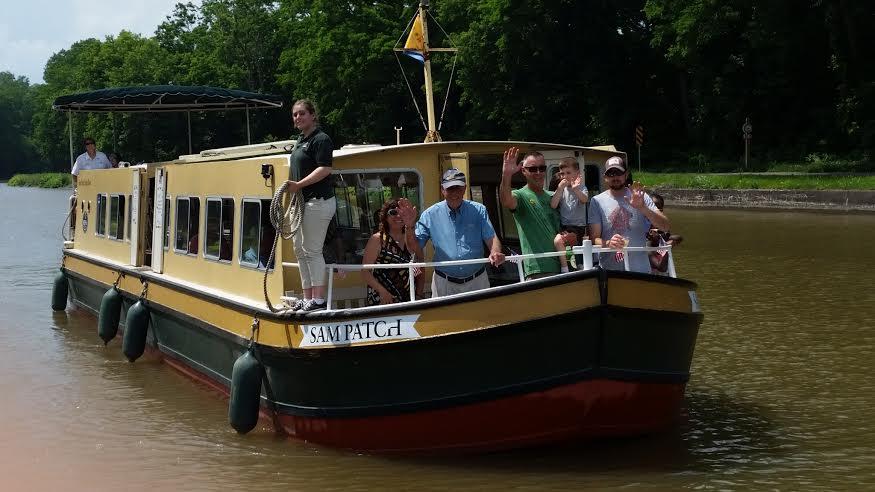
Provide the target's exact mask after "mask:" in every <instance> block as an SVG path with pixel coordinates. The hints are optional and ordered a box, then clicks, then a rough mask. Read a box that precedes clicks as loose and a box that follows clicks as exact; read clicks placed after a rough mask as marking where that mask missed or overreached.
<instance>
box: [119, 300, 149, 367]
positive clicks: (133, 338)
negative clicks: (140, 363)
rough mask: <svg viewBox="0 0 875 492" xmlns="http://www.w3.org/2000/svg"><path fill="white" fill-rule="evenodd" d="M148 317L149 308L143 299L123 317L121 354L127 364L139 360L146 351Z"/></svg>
mask: <svg viewBox="0 0 875 492" xmlns="http://www.w3.org/2000/svg"><path fill="white" fill-rule="evenodd" d="M150 316H151V314H150V313H149V308H148V307H147V306H146V304H145V301H144V300H143V299H140V300H138V301H137V302H135V303H134V305H133V306H131V307H130V309H128V315H127V317H125V333H124V336H123V337H122V352H123V353H124V354H125V357H127V359H128V362H134V361H135V360H137V359H139V358H140V356H141V355H143V352H145V351H146V335H147V334H148V332H149V320H150Z"/></svg>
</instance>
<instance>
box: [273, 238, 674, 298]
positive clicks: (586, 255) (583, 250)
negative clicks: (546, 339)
mask: <svg viewBox="0 0 875 492" xmlns="http://www.w3.org/2000/svg"><path fill="white" fill-rule="evenodd" d="M571 251H572V253H573V254H574V255H575V256H578V257H579V256H582V257H583V265H580V268H579V270H592V269H593V268H594V264H593V254H597V253H624V254H623V264H624V266H625V269H626V270H627V271H628V270H629V255H628V254H626V253H629V252H651V251H666V252H667V254H668V268H667V271H666V273H667V274H668V276H670V277H672V278H676V277H677V271H676V270H675V265H674V257H673V255H672V248H671V245H664V246H626V247H623V248H604V247H600V246H593V245H592V241H590V240H586V241H584V242H583V245H581V246H574V247H573V248H571ZM567 254H568V253H567V251H566V252H562V251H550V252H547V253H531V254H525V255H507V256H505V258H504V259H505V261H506V262H511V263H514V264H516V268H517V274H518V276H519V280H518V282H526V276H525V272H524V271H523V261H525V260H529V259H533V258H549V257H557V256H562V255H567ZM481 263H489V258H473V259H470V260H451V261H420V262H410V263H365V264H361V265H357V264H348V263H329V264H326V265H325V268H326V270H327V271H328V275H327V278H328V286H327V289H326V290H327V292H326V303H327V305H328V306H332V301H333V300H334V295H333V294H334V275H332V274H331V273H332V272H333V271H335V270H336V271H341V272H350V271H352V272H360V271H362V270H374V269H377V268H406V269H408V272H409V275H410V277H409V278H413V277H414V276H415V270H416V269H422V268H428V267H437V266H458V265H474V264H481ZM282 265H283V267H291V268H298V263H295V262H283V264H282ZM557 275H563V274H561V273H560V274H557ZM409 284H410V299H416V291H415V284H414V282H409Z"/></svg>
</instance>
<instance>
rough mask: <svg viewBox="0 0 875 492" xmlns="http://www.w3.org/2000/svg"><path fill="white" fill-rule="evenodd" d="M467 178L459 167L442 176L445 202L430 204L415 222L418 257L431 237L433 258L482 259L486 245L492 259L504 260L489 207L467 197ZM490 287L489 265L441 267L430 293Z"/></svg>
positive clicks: (493, 261)
mask: <svg viewBox="0 0 875 492" xmlns="http://www.w3.org/2000/svg"><path fill="white" fill-rule="evenodd" d="M466 189H467V180H466V178H465V174H464V173H463V172H462V171H460V170H458V169H448V170H447V172H445V173H444V174H443V176H442V177H441V194H442V195H443V196H444V200H443V201H442V202H438V203H435V204H434V205H432V206H431V207H428V208H427V209H426V210H425V211H423V212H422V214H420V216H419V221H417V223H416V239H417V240H418V244H419V249H418V250H417V251H416V252H415V253H416V257H417V258H423V254H422V248H425V244H426V243H427V242H428V241H429V240H431V242H432V246H433V247H434V261H454V260H470V259H474V258H483V245H484V244H485V245H486V246H487V247H488V248H489V251H490V253H489V262H490V263H492V264H493V265H494V266H498V265H501V264H502V263H504V253H502V252H501V241H499V240H498V236H496V235H495V229H494V228H493V227H492V222H490V221H489V214H488V213H487V212H486V207H484V206H483V205H482V204H480V203H477V202H472V201H470V200H465V190H466ZM486 288H489V275H487V274H486V265H484V264H482V263H475V264H472V265H455V266H442V267H436V268H435V269H434V275H433V276H432V278H431V296H432V297H442V296H447V295H450V294H460V293H462V292H471V291H475V290H480V289H486Z"/></svg>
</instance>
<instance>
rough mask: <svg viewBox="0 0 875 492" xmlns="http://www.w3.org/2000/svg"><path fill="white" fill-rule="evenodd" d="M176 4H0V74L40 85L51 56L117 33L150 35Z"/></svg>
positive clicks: (21, 0) (45, 0) (98, 0)
mask: <svg viewBox="0 0 875 492" xmlns="http://www.w3.org/2000/svg"><path fill="white" fill-rule="evenodd" d="M181 1H183V0H0V12H2V13H0V72H12V73H13V74H15V76H25V77H27V78H28V80H29V81H30V83H31V84H41V83H43V70H44V69H45V67H46V62H47V61H48V60H49V57H51V56H52V55H53V54H55V53H57V52H59V51H61V50H64V49H67V48H69V47H70V46H71V45H72V44H73V43H75V42H76V41H80V40H83V39H88V38H96V39H104V38H105V37H106V36H110V35H113V36H115V35H118V33H119V32H120V31H122V30H127V31H131V32H134V33H137V34H142V35H144V36H152V35H154V33H155V28H157V27H158V24H160V23H161V22H163V21H164V19H165V18H166V17H167V16H168V15H170V14H171V13H173V7H174V6H175V5H176V4H177V3H179V2H181ZM184 1H185V2H187V1H188V0H184ZM191 1H192V3H194V4H195V5H198V4H200V0H191Z"/></svg>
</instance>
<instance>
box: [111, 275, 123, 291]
mask: <svg viewBox="0 0 875 492" xmlns="http://www.w3.org/2000/svg"><path fill="white" fill-rule="evenodd" d="M124 276H125V273H124V272H118V277H116V278H115V282H113V283H112V288H113V289H116V290H118V284H119V282H121V280H122V277H124Z"/></svg>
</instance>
